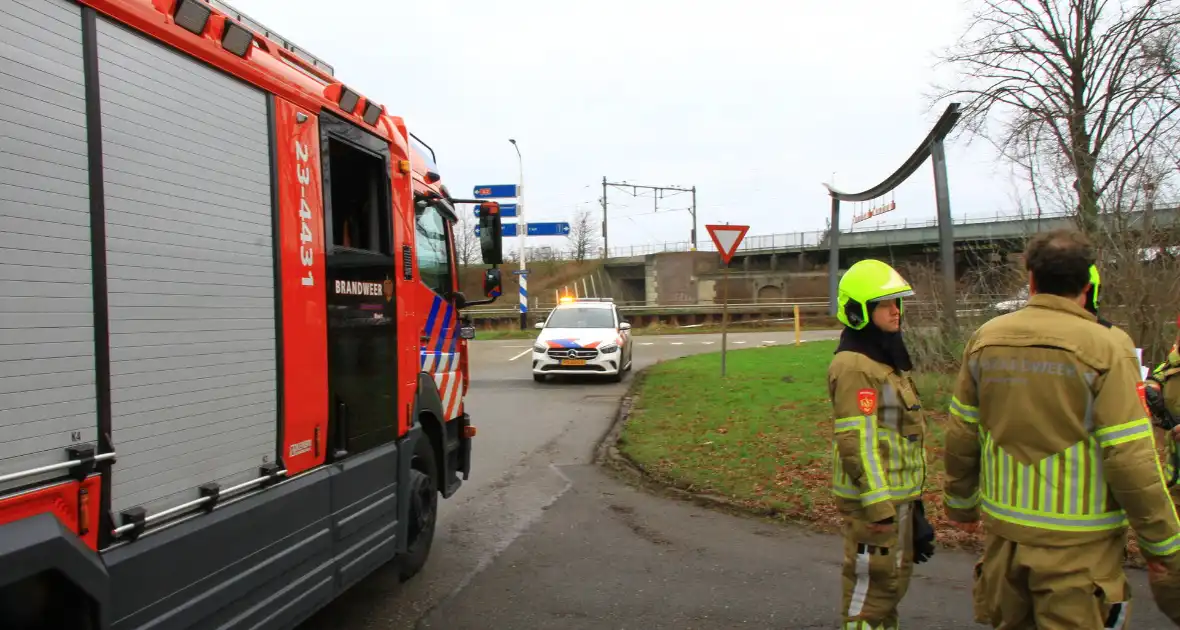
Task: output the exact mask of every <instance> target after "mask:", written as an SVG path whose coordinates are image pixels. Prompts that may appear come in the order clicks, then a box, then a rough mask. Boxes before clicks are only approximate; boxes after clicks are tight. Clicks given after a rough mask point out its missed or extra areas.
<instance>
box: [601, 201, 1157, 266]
mask: <svg viewBox="0 0 1180 630" xmlns="http://www.w3.org/2000/svg"><path fill="white" fill-rule="evenodd" d="M1176 209H1177V205H1176V204H1175V203H1172V204H1162V203H1158V202H1157V204H1156V206H1155V212H1157V213H1164V212H1174V211H1175V210H1176ZM1130 213H1131V214H1141V213H1142V211H1141V210H1132V211H1130ZM1071 216H1073V213H1071V212H1065V211H1056V212H1043V213H1041V214H1039V215H1023V214H1010V215H1006V214H999V213H995V214H986V215H984V214H964V215H961V216H958V217H953V218H952V223H953V224H954V225H977V224H983V223H1000V222H1004V221H1025V222H1029V223H1033V222H1037V221H1046V220H1057V219H1064V218H1069V217H1071ZM936 227H938V220H937V219H926V220H909V219H906V220H904V221H900V222H891V223H878V224H874V225H867V226H859V227H856V228H854V229H851V230H840V235H841V236H845V235H854V234H864V233H865V232H884V231H889V230H913V229H921V228H936ZM827 236H828V230H826V229H825V230H806V231H801V232H784V233H777V234H759V235H750V236H746V237H745V238H744V239H742V242H741V243H740V244H739V245H738V249H737V251H738V252H739V253H741V252H759V251H790V250H798V249H807V248H817V247H820V246H823V245H824V244H825V243H826V242H827ZM687 251H693V247H692V243H691V242H690V241H676V242H665V243H652V244H644V245H623V246H621V247H612V248H610V249H609V250H607V258H626V257H629V256H646V255H648V254H662V253H666V252H687ZM695 251H700V252H715V251H717V247H716V246H715V245H713V241H712V240H704V241H699V242H697V244H696V250H695Z"/></svg>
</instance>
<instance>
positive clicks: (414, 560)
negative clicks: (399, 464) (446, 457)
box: [398, 436, 438, 582]
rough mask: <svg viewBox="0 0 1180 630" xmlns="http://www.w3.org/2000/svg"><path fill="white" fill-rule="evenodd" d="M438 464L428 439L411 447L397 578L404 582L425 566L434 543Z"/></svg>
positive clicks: (436, 518)
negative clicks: (407, 507)
mask: <svg viewBox="0 0 1180 630" xmlns="http://www.w3.org/2000/svg"><path fill="white" fill-rule="evenodd" d="M437 475H438V465H437V463H436V462H435V457H434V448H433V447H432V446H431V444H430V439H429V438H427V437H425V436H423V437H422V439H420V440H418V444H417V445H416V446H415V448H414V459H413V460H412V461H411V462H410V480H409V483H408V484H406V489H405V491H406V492H408V493H409V497H410V516H409V524H408V525H409V526H408V527H407V528H406V534H407V536H408V537H409V539H408V540H407V541H406V554H405V555H404V556H402V558H401V560H400V563H399V566H398V578H399V579H400V580H401V581H402V582H405V581H406V580H409V579H410V578H412V577H414V576H415V575H417V574H418V572H419V571H421V570H422V567H424V566H426V560H427V558H429V557H430V547H431V545H432V544H433V543H434V526H435V523H436V522H437V520H438V480H437V479H436V477H437Z"/></svg>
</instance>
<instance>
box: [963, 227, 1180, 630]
mask: <svg viewBox="0 0 1180 630" xmlns="http://www.w3.org/2000/svg"><path fill="white" fill-rule="evenodd" d="M1093 264H1094V253H1093V248H1092V246H1091V245H1090V243H1089V241H1088V240H1087V239H1086V238H1085V237H1084V236H1083V235H1081V234H1080V233H1078V232H1073V231H1067V230H1059V231H1054V232H1048V233H1044V234H1039V235H1037V236H1036V237H1034V238H1033V239H1032V240H1031V241H1030V242H1029V245H1028V249H1027V250H1026V252H1025V265H1026V267H1027V270H1028V275H1029V280H1028V282H1029V295H1030V298H1029V302H1028V305H1027V306H1026V307H1025V308H1022V309H1020V310H1018V311H1016V312H1013V313H1009V314H1007V315H1001V316H999V317H996V318H995V319H992V320H991V321H989V322H987V323H986V324H984V325H983V326H981V327H980V328H979V330H978V331H976V332H975V334H973V335H972V336H971V338H970V339H969V340H968V342H967V347H966V349H965V350H964V353H963V362H962V367H961V369H960V372H959V375H958V380H957V382H956V385H955V392H954V396H953V397H952V398H951V405H950V412H951V418H950V424H949V426H948V428H947V432H946V446H945V449H944V458H945V459H944V463H945V470H946V482H945V486H944V499H943V502H944V506H945V507H946V514H947V518H948V519H949V520H950V521H951V523H952V525H955V526H956V527H959V528H960V529H963V530H966V531H975V530H976V529H977V527H978V521H979V519H980V516H981V515H980V513H981V512H982V516H983V519H984V521H985V522H986V524H987V530H986V540H985V543H984V552H983V557H982V559H981V560H980V562H979V563H977V564H976V566H975V571H974V576H973V578H974V601H975V618H976V621H979V622H981V623H985V624H989V625H991V626H992V627H994V628H1031V627H1042V628H1046V627H1052V628H1121V627H1124V624H1125V622H1126V619H1127V617H1128V615H1129V614H1130V599H1131V593H1130V587H1129V584H1128V583H1127V578H1126V576H1125V575H1124V573H1123V569H1122V560H1123V547H1124V535H1125V532H1126V529H1127V525H1128V524H1129V525H1130V526H1131V527H1133V528H1134V530H1135V532H1136V534H1138V538H1139V548H1140V550H1141V551H1142V552H1143V555H1144V557H1145V559H1146V560H1147V561H1148V566H1149V569H1150V584H1151V590H1152V593H1153V595H1154V596H1155V601H1156V605H1157V606H1158V607H1159V608H1160V610H1161V611H1162V612H1164V613H1165V614H1166V615H1167V616H1168V617H1169V618H1171V619H1172V620H1173V621H1174V622H1177V623H1178V624H1180V519H1178V518H1177V515H1176V510H1175V508H1174V507H1173V506H1172V502H1171V500H1170V498H1169V496H1168V492H1167V489H1166V487H1165V484H1164V480H1163V478H1162V475H1161V469H1160V467H1159V463H1158V460H1157V459H1156V456H1155V450H1154V445H1155V442H1154V440H1153V437H1152V427H1151V422H1150V420H1149V419H1148V418H1147V417H1146V416H1147V411H1146V409H1145V408H1144V403H1143V400H1142V398H1141V393H1140V390H1139V386H1140V380H1139V376H1140V372H1139V361H1138V359H1137V357H1136V356H1135V350H1134V348H1133V347H1132V345H1131V344H1130V343H1129V342H1128V338H1127V337H1126V335H1125V334H1123V335H1121V336H1120V335H1119V334H1118V333H1116V332H1115V331H1114V330H1112V329H1111V328H1107V327H1104V326H1103V325H1101V324H1099V323H1098V321H1097V317H1096V316H1095V315H1094V314H1093V313H1091V312H1090V311H1088V310H1087V308H1086V301H1087V297H1088V296H1087V292H1088V291H1089V290H1090V289H1092V288H1093V286H1092V282H1091V277H1090V273H1091V266H1092V265H1093Z"/></svg>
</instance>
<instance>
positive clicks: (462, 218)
mask: <svg viewBox="0 0 1180 630" xmlns="http://www.w3.org/2000/svg"><path fill="white" fill-rule="evenodd" d="M482 259H483V253H482V252H481V251H480V248H479V237H477V236H476V235H475V221H474V219H472V218H471V217H469V216H468V215H467V214H461V215H459V223H458V225H456V226H455V261H456V262H458V263H459V265H460V266H462V267H467V266H469V265H477V264H479V263H480V262H482Z"/></svg>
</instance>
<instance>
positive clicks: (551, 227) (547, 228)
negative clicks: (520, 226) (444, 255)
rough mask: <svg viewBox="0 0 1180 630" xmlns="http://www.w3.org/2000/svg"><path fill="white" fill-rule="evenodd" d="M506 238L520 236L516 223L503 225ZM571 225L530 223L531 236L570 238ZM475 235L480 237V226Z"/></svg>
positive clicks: (477, 227)
mask: <svg viewBox="0 0 1180 630" xmlns="http://www.w3.org/2000/svg"><path fill="white" fill-rule="evenodd" d="M500 226H501V228H502V229H503V232H502V234H503V235H504V236H520V235H519V234H517V233H516V226H517V224H516V223H501V224H500ZM569 233H570V224H569V223H566V222H564V221H562V222H555V223H530V224H529V236H568V235H569ZM475 235H476V236H479V226H478V225H477V226H475Z"/></svg>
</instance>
